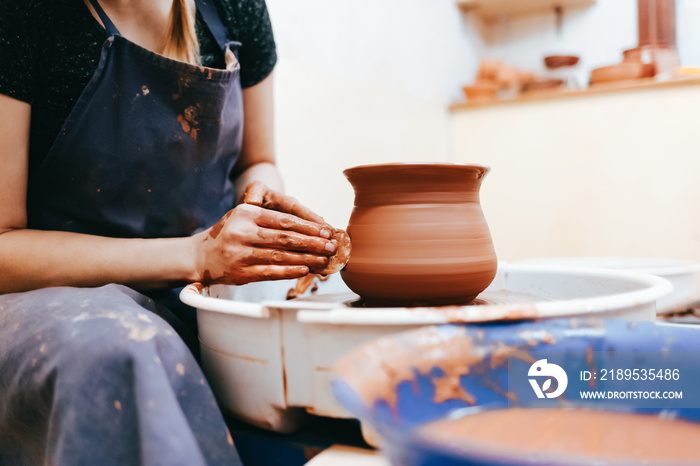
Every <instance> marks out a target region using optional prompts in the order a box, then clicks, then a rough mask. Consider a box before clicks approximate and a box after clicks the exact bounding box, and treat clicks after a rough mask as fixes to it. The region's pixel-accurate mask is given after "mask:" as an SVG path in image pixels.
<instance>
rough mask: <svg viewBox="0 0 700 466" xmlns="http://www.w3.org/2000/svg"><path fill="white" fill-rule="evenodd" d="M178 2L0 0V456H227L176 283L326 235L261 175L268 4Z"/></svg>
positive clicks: (307, 261) (296, 259) (289, 262)
mask: <svg viewBox="0 0 700 466" xmlns="http://www.w3.org/2000/svg"><path fill="white" fill-rule="evenodd" d="M186 1H187V0H85V1H83V0H24V1H22V2H16V1H10V0H2V8H0V11H1V13H0V62H2V71H0V121H1V122H2V124H0V141H2V142H0V157H1V160H2V164H3V168H2V171H0V293H3V294H2V295H0V464H3V465H13V464H21V465H26V464H37V463H42V462H43V463H46V464H57V465H59V464H66V465H79V464H90V465H91V464H103V465H104V464H119V465H122V464H130V465H131V464H164V465H178V464H183V465H184V464H186V465H196V464H235V463H236V462H237V461H238V458H237V454H236V451H235V448H234V447H233V441H232V440H231V437H230V435H227V431H226V428H225V424H224V422H223V419H222V417H221V414H220V413H219V411H218V409H217V407H216V403H215V402H214V399H213V396H212V394H211V392H210V390H209V388H208V386H207V384H206V382H205V380H204V377H203V376H202V374H201V372H200V370H199V368H198V366H197V364H196V361H195V359H194V358H193V356H192V354H191V353H190V352H189V350H188V349H187V347H186V346H185V345H184V344H183V341H182V340H181V339H180V338H179V337H178V335H177V334H176V333H175V332H173V330H172V329H171V327H170V325H169V324H168V323H166V322H165V320H167V321H168V322H169V323H170V324H171V325H172V326H173V327H175V328H176V329H177V331H178V333H179V334H180V335H181V336H182V338H183V339H185V340H186V341H188V343H190V347H191V348H192V349H193V350H195V351H196V339H195V338H193V335H196V328H195V325H196V324H195V321H194V318H193V313H192V310H191V309H186V308H184V307H183V306H181V305H179V304H178V301H177V294H176V293H177V287H178V286H182V285H183V284H185V283H187V282H192V281H202V282H204V283H227V284H243V283H247V282H250V281H256V280H264V279H283V278H287V279H290V278H297V277H301V276H304V275H306V274H308V273H309V270H310V269H311V270H317V269H322V268H323V267H324V266H325V265H326V264H327V263H328V260H329V259H328V257H329V256H330V255H332V254H333V253H334V251H335V249H336V244H335V242H333V241H330V240H329V238H330V229H329V227H328V226H327V225H325V224H324V223H323V220H322V219H321V218H320V217H318V216H317V215H316V214H314V213H313V212H311V211H309V210H308V209H306V208H304V207H302V206H300V205H298V204H297V203H296V202H295V201H294V200H293V199H292V198H289V197H286V196H284V195H282V194H280V193H278V192H277V191H274V190H273V189H277V190H279V189H280V188H281V181H280V177H279V175H278V173H277V170H276V168H275V165H274V154H273V147H272V81H271V72H272V68H273V67H274V64H275V60H276V56H275V49H274V41H273V39H272V33H271V28H270V22H269V17H268V15H267V11H266V8H265V5H264V2H263V1H261V0H192V2H191V4H188V3H186ZM239 61H240V62H239ZM244 109H245V112H244V111H243V110H244ZM267 186H269V187H270V188H273V189H270V188H268V187H267ZM246 188H247V190H246ZM241 196H242V197H243V199H244V203H242V204H239V205H238V206H236V207H235V208H234V205H235V201H234V199H238V198H240V197H241ZM135 290H139V291H135ZM171 311H172V312H171ZM164 319H165V320H164Z"/></svg>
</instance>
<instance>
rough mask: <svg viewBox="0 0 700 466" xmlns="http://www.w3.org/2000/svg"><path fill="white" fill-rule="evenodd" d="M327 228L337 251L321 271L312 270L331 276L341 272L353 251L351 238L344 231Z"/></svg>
mask: <svg viewBox="0 0 700 466" xmlns="http://www.w3.org/2000/svg"><path fill="white" fill-rule="evenodd" d="M326 228H328V229H330V230H331V238H330V239H331V241H332V242H333V243H335V245H336V250H335V254H333V255H332V256H331V257H330V258H329V260H328V264H327V265H326V266H325V267H323V268H322V269H320V270H316V269H311V272H313V273H317V274H321V275H330V274H333V273H336V272H340V271H341V270H342V269H343V267H345V265H346V264H347V263H348V261H349V260H350V251H351V250H352V245H351V243H350V236H348V234H347V233H346V232H345V231H344V230H339V229H337V228H333V227H332V226H330V225H328V224H326Z"/></svg>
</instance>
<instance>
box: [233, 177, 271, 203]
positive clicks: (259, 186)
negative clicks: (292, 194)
mask: <svg viewBox="0 0 700 466" xmlns="http://www.w3.org/2000/svg"><path fill="white" fill-rule="evenodd" d="M267 191H269V188H268V187H267V186H266V185H265V183H263V182H261V181H253V182H252V183H250V184H249V185H248V186H246V188H245V192H244V193H243V196H241V201H240V202H239V204H251V205H256V206H262V203H263V199H264V198H265V192H267Z"/></svg>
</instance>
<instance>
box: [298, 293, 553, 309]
mask: <svg viewBox="0 0 700 466" xmlns="http://www.w3.org/2000/svg"><path fill="white" fill-rule="evenodd" d="M291 301H292V302H296V301H301V302H316V303H338V304H343V305H345V306H346V307H352V308H358V307H361V308H373V307H376V306H369V305H366V304H365V303H364V302H363V301H362V298H359V297H358V296H357V295H356V294H355V293H328V294H316V295H311V296H304V297H299V298H296V299H293V300H291ZM542 301H553V299H551V298H545V297H542V296H537V295H534V294H530V293H520V292H517V291H508V290H496V291H484V292H483V293H481V294H480V295H479V296H478V297H477V298H476V299H475V300H473V301H472V302H469V303H465V304H461V305H460V306H492V305H503V304H531V303H536V302H542ZM382 307H387V306H382ZM398 307H404V306H398ZM421 307H423V308H425V306H421ZM441 307H454V306H434V308H435V309H440V308H441ZM376 308H377V309H381V307H376Z"/></svg>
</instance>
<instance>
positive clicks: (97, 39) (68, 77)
mask: <svg viewBox="0 0 700 466" xmlns="http://www.w3.org/2000/svg"><path fill="white" fill-rule="evenodd" d="M214 3H215V4H216V7H217V9H218V11H219V15H220V17H221V20H222V22H223V23H224V26H225V27H226V30H227V33H228V34H227V36H228V38H229V39H230V40H236V41H239V42H241V43H242V44H243V45H242V46H241V48H240V50H239V57H238V58H239V61H240V63H241V84H242V86H243V87H244V88H246V87H250V86H253V85H255V84H257V83H259V82H260V81H262V80H263V79H264V78H265V77H267V76H268V75H269V74H270V72H271V71H272V69H273V68H274V66H275V63H276V61H277V54H276V50H275V41H274V38H273V35H272V27H271V25H270V17H269V15H268V12H267V7H266V5H265V1H264V0H214ZM196 29H197V37H198V39H199V44H200V52H201V55H202V64H203V65H205V66H209V67H214V68H223V66H224V65H223V62H224V58H223V54H222V53H221V49H220V48H219V46H218V44H217V43H216V41H215V40H214V38H213V36H212V35H211V33H210V32H209V29H208V28H207V27H206V25H205V24H204V22H203V21H202V19H201V16H200V15H199V14H197V22H196ZM106 39H107V34H106V32H105V30H104V29H103V28H102V26H101V25H100V24H99V23H98V22H97V20H95V19H94V18H93V16H92V14H91V13H90V11H89V10H88V8H87V6H86V5H85V4H84V3H83V0H0V94H5V95H8V96H10V97H14V98H15V99H18V100H22V101H24V102H28V103H30V104H31V105H32V116H31V133H30V145H29V168H30V173H31V172H32V171H33V170H34V168H35V167H36V166H37V165H38V164H39V163H40V162H41V160H43V158H44V157H45V156H46V154H47V153H48V151H49V149H50V148H51V145H52V144H53V141H54V140H55V139H56V136H57V135H58V133H59V131H60V129H61V127H62V125H63V123H64V122H65V120H66V118H68V114H69V113H70V111H71V109H72V108H73V106H74V105H75V103H76V102H77V100H78V97H80V94H81V93H82V92H83V89H84V88H85V86H86V85H87V83H88V82H89V81H90V78H91V77H92V75H93V74H94V72H95V69H96V68H97V65H98V62H99V59H100V52H101V50H102V44H103V43H104V41H105V40H106Z"/></svg>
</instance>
